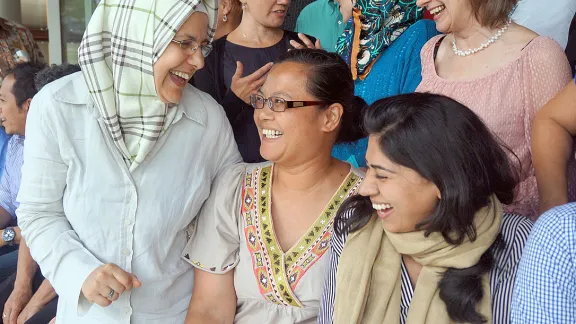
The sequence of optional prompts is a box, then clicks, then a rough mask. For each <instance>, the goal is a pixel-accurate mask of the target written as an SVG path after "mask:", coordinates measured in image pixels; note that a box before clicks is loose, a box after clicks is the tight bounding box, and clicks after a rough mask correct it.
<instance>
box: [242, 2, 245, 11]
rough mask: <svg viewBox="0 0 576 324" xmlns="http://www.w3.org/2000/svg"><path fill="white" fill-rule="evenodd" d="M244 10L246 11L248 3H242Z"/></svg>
mask: <svg viewBox="0 0 576 324" xmlns="http://www.w3.org/2000/svg"><path fill="white" fill-rule="evenodd" d="M242 10H246V2H242Z"/></svg>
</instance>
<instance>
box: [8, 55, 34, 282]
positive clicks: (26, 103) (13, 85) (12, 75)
mask: <svg viewBox="0 0 576 324" xmlns="http://www.w3.org/2000/svg"><path fill="white" fill-rule="evenodd" d="M44 67H45V66H44V65H42V64H35V63H22V64H19V65H17V66H16V67H15V68H14V70H12V71H11V72H9V74H8V75H7V76H6V77H5V78H4V80H3V82H2V86H1V87H0V122H1V123H2V127H3V128H4V130H5V131H6V133H7V134H9V135H12V138H10V140H9V141H8V147H7V150H6V162H5V166H4V172H3V174H2V177H1V178H0V229H1V231H0V254H5V253H7V252H10V251H11V250H13V247H14V245H16V244H18V243H19V241H20V230H19V229H18V227H12V226H11V225H16V224H17V221H16V208H18V202H17V201H16V196H17V195H18V189H19V188H20V178H21V176H22V174H21V168H22V164H23V163H24V159H23V155H24V133H25V130H26V117H27V115H28V108H29V107H30V102H31V101H32V97H33V96H34V95H35V94H36V92H37V90H36V86H35V85H34V77H35V76H36V74H37V73H38V72H40V71H41V70H42V69H43V68H44ZM2 263H3V264H0V266H4V265H6V262H2ZM1 279H4V278H3V274H1V273H0V280H1Z"/></svg>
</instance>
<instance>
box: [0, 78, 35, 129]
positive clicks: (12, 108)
mask: <svg viewBox="0 0 576 324" xmlns="http://www.w3.org/2000/svg"><path fill="white" fill-rule="evenodd" d="M15 82H16V80H15V79H14V75H12V74H10V75H8V76H6V78H4V81H2V86H1V87H0V120H1V121H2V126H3V127H4V129H5V130H6V134H9V135H14V134H16V135H24V130H25V129H26V117H27V116H28V107H29V106H30V99H28V100H27V101H26V102H25V103H24V104H23V105H22V107H18V105H17V104H16V97H15V96H14V94H13V92H12V89H13V87H14V83H15Z"/></svg>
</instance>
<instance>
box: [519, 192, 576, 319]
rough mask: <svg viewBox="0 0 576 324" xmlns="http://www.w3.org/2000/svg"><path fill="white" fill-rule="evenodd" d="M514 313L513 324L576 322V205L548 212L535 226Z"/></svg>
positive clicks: (522, 264) (520, 267)
mask: <svg viewBox="0 0 576 324" xmlns="http://www.w3.org/2000/svg"><path fill="white" fill-rule="evenodd" d="M511 312H512V314H511V322H512V324H531V323H546V324H561V323H575V322H576V203H570V204H567V205H563V206H560V207H556V208H554V209H551V210H549V211H548V212H546V213H544V214H543V215H542V216H540V219H539V220H538V222H536V224H535V225H534V228H533V229H532V233H531V234H530V237H529V239H528V242H527V243H526V247H525V248H524V252H523V254H522V260H521V261H520V266H519V269H518V273H517V274H516V285H515V288H514V297H513V299H512V311H511Z"/></svg>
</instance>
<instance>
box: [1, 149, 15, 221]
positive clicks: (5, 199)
mask: <svg viewBox="0 0 576 324" xmlns="http://www.w3.org/2000/svg"><path fill="white" fill-rule="evenodd" d="M12 146H13V145H12V143H11V142H10V141H8V148H7V149H6V162H5V163H4V172H2V177H1V178H0V207H1V208H3V209H4V210H5V211H6V212H8V214H10V215H11V216H12V219H15V218H16V206H15V205H14V202H13V201H12V196H13V195H12V192H11V191H10V174H11V171H12V170H10V169H9V167H10V164H11V163H10V158H11V154H10V153H9V152H10V151H11V148H12Z"/></svg>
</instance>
